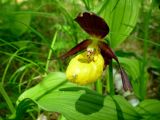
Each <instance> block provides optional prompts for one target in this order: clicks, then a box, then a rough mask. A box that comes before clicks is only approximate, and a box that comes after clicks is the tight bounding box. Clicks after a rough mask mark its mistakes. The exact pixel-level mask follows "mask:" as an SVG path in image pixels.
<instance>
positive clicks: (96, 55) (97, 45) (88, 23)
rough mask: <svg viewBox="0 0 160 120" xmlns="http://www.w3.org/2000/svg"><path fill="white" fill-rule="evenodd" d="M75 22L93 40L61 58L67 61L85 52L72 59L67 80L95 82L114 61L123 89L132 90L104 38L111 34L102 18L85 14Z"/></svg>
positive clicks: (85, 82) (67, 71) (82, 43)
mask: <svg viewBox="0 0 160 120" xmlns="http://www.w3.org/2000/svg"><path fill="white" fill-rule="evenodd" d="M75 21H76V22H77V23H78V24H79V25H80V26H81V27H82V28H83V30H85V31H86V32H87V33H88V34H89V35H91V39H86V40H84V41H82V42H81V43H79V44H78V45H76V46H75V47H74V48H72V49H71V50H69V51H68V52H67V53H65V54H64V55H62V56H61V58H63V59H65V58H67V57H69V56H71V55H73V54H76V53H77V52H79V51H82V50H83V52H82V53H81V54H78V55H77V56H75V57H74V58H72V59H71V61H70V63H69V65H68V67H67V70H66V76H67V79H68V80H69V81H71V82H74V83H77V84H79V85H86V84H89V83H93V82H95V81H96V80H97V79H98V78H99V77H100V76H101V75H102V73H103V70H104V68H105V67H106V66H107V65H109V63H110V61H111V60H112V59H114V60H115V61H116V62H117V63H118V66H119V70H120V74H121V78H122V83H123V88H124V90H125V91H127V90H129V91H131V90H132V87H131V84H130V81H129V80H128V77H127V74H126V72H125V71H124V70H123V69H122V67H121V66H120V63H119V61H118V57H117V56H116V55H115V54H114V52H113V51H112V49H111V48H110V47H109V45H108V44H107V43H105V41H104V38H105V37H106V35H107V34H108V33H109V27H108V25H107V24H106V22H105V21H104V19H102V18H101V17H99V16H97V15H96V14H94V13H88V12H84V13H81V14H79V15H78V16H77V17H76V18H75Z"/></svg>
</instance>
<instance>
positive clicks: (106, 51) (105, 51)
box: [98, 41, 119, 65]
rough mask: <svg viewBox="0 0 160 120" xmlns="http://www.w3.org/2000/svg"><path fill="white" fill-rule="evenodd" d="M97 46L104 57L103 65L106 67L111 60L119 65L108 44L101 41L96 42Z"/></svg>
mask: <svg viewBox="0 0 160 120" xmlns="http://www.w3.org/2000/svg"><path fill="white" fill-rule="evenodd" d="M98 46H99V48H100V50H101V54H102V56H103V57H104V60H105V64H106V65H108V64H109V62H110V60H111V59H112V58H113V59H115V60H116V62H117V63H118V64H119V62H118V58H117V57H116V55H115V54H114V52H113V51H112V49H111V48H110V47H109V45H108V44H106V43H105V42H103V41H99V42H98Z"/></svg>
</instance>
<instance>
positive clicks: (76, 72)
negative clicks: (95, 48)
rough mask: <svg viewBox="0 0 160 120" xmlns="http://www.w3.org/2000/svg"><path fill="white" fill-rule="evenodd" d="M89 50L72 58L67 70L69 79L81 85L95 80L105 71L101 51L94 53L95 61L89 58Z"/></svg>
mask: <svg viewBox="0 0 160 120" xmlns="http://www.w3.org/2000/svg"><path fill="white" fill-rule="evenodd" d="M86 55H87V52H83V53H81V54H79V55H77V56H75V57H74V58H72V59H71V61H70V63H69V65H68V67H67V70H66V76H67V79H68V80H69V81H71V82H74V83H77V84H79V85H86V84H89V83H92V82H95V81H96V80H97V79H98V78H99V77H100V76H101V75H102V72H103V67H104V59H103V57H102V55H101V54H100V53H96V54H95V55H94V60H93V61H88V60H87V57H86Z"/></svg>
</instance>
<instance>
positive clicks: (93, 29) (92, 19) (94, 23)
mask: <svg viewBox="0 0 160 120" xmlns="http://www.w3.org/2000/svg"><path fill="white" fill-rule="evenodd" d="M75 20H76V22H78V24H79V25H80V26H81V27H82V28H83V29H84V30H85V31H86V32H87V33H88V34H90V35H92V36H95V37H98V38H104V37H105V36H106V35H107V34H108V32H109V27H108V25H107V24H106V22H105V21H104V19H102V18H101V17H99V16H97V15H96V14H94V13H88V12H84V13H81V14H79V15H78V16H77V18H76V19H75Z"/></svg>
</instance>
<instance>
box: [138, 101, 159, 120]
mask: <svg viewBox="0 0 160 120" xmlns="http://www.w3.org/2000/svg"><path fill="white" fill-rule="evenodd" d="M159 108H160V101H158V100H151V99H150V100H144V101H142V102H141V103H140V104H139V105H138V106H137V107H136V110H137V112H138V113H140V114H141V116H142V117H143V120H160V109H159Z"/></svg>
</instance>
